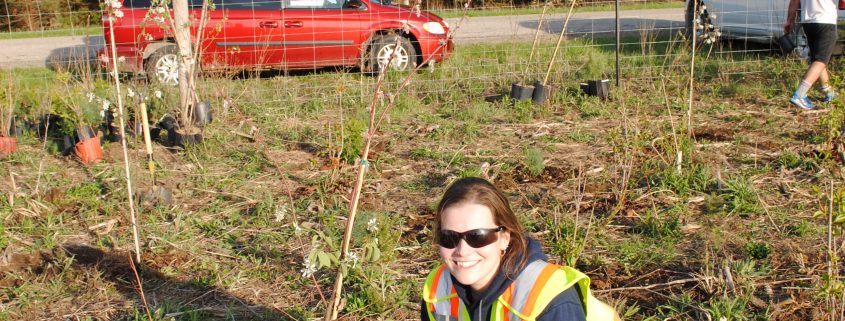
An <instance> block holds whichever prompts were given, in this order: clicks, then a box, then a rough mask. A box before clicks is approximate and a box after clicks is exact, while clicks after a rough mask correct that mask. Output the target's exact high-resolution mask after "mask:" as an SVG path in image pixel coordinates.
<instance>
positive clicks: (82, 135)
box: [76, 126, 97, 141]
mask: <svg viewBox="0 0 845 321" xmlns="http://www.w3.org/2000/svg"><path fill="white" fill-rule="evenodd" d="M94 136H97V133H96V132H95V131H94V129H93V128H91V127H89V126H82V127H79V128H77V129H76V137H77V139H79V140H80V141H83V140H88V139H90V138H92V137H94Z"/></svg>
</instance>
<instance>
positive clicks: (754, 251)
mask: <svg viewBox="0 0 845 321" xmlns="http://www.w3.org/2000/svg"><path fill="white" fill-rule="evenodd" d="M745 254H746V255H748V256H749V257H751V258H753V259H755V260H763V259H765V258H767V257H769V255H770V254H772V249H771V248H769V244H766V242H748V243H746V244H745Z"/></svg>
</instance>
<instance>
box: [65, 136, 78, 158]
mask: <svg viewBox="0 0 845 321" xmlns="http://www.w3.org/2000/svg"><path fill="white" fill-rule="evenodd" d="M74 144H75V143H74V142H73V139H71V138H70V136H67V135H65V136H63V137H62V155H64V156H67V155H70V154H71V153H73V145H74Z"/></svg>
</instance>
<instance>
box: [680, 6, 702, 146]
mask: <svg viewBox="0 0 845 321" xmlns="http://www.w3.org/2000/svg"><path fill="white" fill-rule="evenodd" d="M692 12H693V13H692V14H693V16H692V18H693V19H692V21H693V23H692V34H691V35H690V36H691V37H692V59H690V67H689V105H688V106H687V135H688V136H689V137H692V95H693V90H692V89H693V85H694V84H695V78H694V77H695V43H696V42H697V41H698V37H696V36H695V33H696V30H698V23H697V22H696V21H698V20H697V19H698V0H693V11H692ZM679 156H680V154H679Z"/></svg>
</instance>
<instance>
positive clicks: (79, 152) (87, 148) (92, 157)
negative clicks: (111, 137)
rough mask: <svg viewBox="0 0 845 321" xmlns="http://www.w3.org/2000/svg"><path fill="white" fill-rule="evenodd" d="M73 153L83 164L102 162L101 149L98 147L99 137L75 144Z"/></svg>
mask: <svg viewBox="0 0 845 321" xmlns="http://www.w3.org/2000/svg"><path fill="white" fill-rule="evenodd" d="M73 151H74V152H75V153H76V156H77V157H79V160H80V161H82V163H83V164H94V163H97V162H99V161H101V160H103V148H102V147H100V137H97V136H94V137H91V138H89V139H86V140H83V141H80V142H78V143H76V145H75V146H73Z"/></svg>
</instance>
